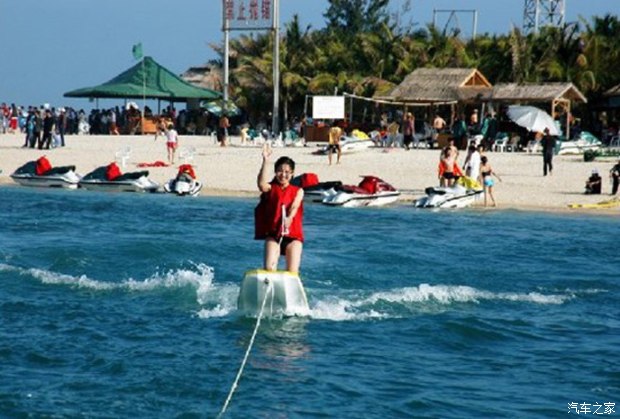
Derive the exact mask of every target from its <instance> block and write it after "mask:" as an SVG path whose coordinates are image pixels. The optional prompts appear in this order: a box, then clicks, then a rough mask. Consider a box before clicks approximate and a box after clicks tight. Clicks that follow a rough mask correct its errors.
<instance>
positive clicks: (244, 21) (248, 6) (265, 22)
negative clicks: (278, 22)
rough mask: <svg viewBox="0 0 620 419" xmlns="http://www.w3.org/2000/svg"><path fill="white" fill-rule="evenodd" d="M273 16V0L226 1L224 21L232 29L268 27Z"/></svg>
mask: <svg viewBox="0 0 620 419" xmlns="http://www.w3.org/2000/svg"><path fill="white" fill-rule="evenodd" d="M272 16H273V0H224V19H226V20H227V21H228V22H229V25H230V28H231V29H248V28H261V27H262V28H264V27H268V26H270V25H271V18H272Z"/></svg>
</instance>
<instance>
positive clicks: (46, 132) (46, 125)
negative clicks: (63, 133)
mask: <svg viewBox="0 0 620 419" xmlns="http://www.w3.org/2000/svg"><path fill="white" fill-rule="evenodd" d="M53 128H54V117H53V116H52V112H51V111H50V110H49V109H48V110H46V111H45V117H44V118H43V139H42V140H41V142H40V143H39V150H41V149H42V148H46V149H49V148H50V144H51V143H52V129H53Z"/></svg>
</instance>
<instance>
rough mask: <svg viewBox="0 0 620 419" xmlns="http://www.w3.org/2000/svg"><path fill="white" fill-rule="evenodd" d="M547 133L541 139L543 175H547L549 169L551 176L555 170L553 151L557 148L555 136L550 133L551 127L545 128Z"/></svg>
mask: <svg viewBox="0 0 620 419" xmlns="http://www.w3.org/2000/svg"><path fill="white" fill-rule="evenodd" d="M544 133H545V135H544V136H543V138H542V140H540V145H541V146H542V149H543V176H547V170H548V171H549V176H551V173H552V171H553V152H554V149H555V138H554V137H553V136H551V135H550V134H549V128H545V132H544Z"/></svg>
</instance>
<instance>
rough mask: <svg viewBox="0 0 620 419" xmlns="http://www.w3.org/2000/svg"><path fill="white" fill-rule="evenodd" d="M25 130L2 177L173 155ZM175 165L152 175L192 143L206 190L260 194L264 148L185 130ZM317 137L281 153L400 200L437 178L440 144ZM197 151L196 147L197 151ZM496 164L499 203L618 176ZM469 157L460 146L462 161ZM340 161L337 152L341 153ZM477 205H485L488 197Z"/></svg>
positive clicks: (145, 139)
mask: <svg viewBox="0 0 620 419" xmlns="http://www.w3.org/2000/svg"><path fill="white" fill-rule="evenodd" d="M23 143H24V136H23V135H21V134H18V135H13V134H4V135H0V169H1V170H2V173H0V183H2V184H14V182H13V181H12V179H11V178H10V177H9V175H10V174H11V173H12V172H13V171H14V170H15V169H16V168H18V167H19V166H21V165H22V164H24V163H26V162H27V161H30V160H35V159H37V158H38V157H40V156H42V155H46V156H47V157H48V158H49V160H50V162H51V163H52V165H53V166H64V165H75V166H76V171H77V172H78V173H79V174H80V175H85V174H87V173H88V172H90V171H92V170H94V169H95V168H97V167H99V166H103V165H107V164H108V163H110V162H112V161H114V160H115V159H116V154H117V152H119V151H120V150H123V149H126V148H130V150H131V152H130V154H129V157H128V159H127V161H126V166H125V167H124V168H122V171H123V172H129V171H135V170H145V169H140V168H139V167H138V163H153V162H155V161H166V145H165V141H164V139H163V138H161V137H160V138H158V139H157V140H154V136H152V135H148V136H87V135H74V136H67V137H66V147H62V148H55V149H51V150H38V149H30V148H22V145H23ZM179 145H180V147H179V150H178V152H177V161H176V162H175V163H176V164H175V166H170V167H150V168H148V169H146V170H149V172H150V178H151V179H153V180H155V181H157V182H159V183H164V182H166V181H167V180H168V179H170V178H172V177H174V175H175V174H176V166H178V164H181V163H183V162H184V160H183V159H181V158H179V153H180V152H183V151H186V150H193V155H192V156H191V157H190V158H189V159H187V161H186V162H187V163H190V164H192V165H194V167H195V170H196V174H197V176H198V179H199V180H202V181H203V182H204V184H205V188H204V189H203V190H202V192H201V195H202V196H216V195H220V196H221V195H230V196H256V195H258V192H257V191H256V174H257V171H258V169H259V167H260V162H261V152H260V146H258V145H245V146H242V145H241V144H240V139H239V138H238V137H232V138H231V144H230V145H229V146H228V147H219V146H218V145H217V144H215V143H214V140H213V138H212V137H210V136H181V137H180V139H179ZM316 149H317V144H316V143H310V144H309V145H308V146H307V147H285V148H284V147H280V148H275V149H274V155H273V158H274V160H275V159H276V158H277V157H279V156H282V155H288V156H289V157H291V158H293V159H294V160H295V162H296V164H297V169H296V174H301V173H304V172H313V173H316V174H317V175H318V176H319V179H320V180H321V181H328V180H341V181H342V182H344V183H347V184H357V183H358V182H359V180H360V178H359V176H360V175H367V174H372V175H376V176H378V177H380V178H382V179H384V180H385V181H387V182H389V183H391V184H392V185H394V186H395V187H396V188H397V189H399V190H400V191H401V192H402V193H403V195H402V196H401V200H400V201H399V202H400V203H401V204H405V205H407V204H410V203H411V201H412V200H414V199H416V198H417V197H420V196H422V195H423V194H424V192H423V191H424V188H426V187H428V186H431V185H436V184H437V183H438V180H437V162H438V158H439V150H428V149H418V150H410V151H406V150H404V149H382V148H370V149H368V150H364V151H359V152H356V153H352V154H344V155H343V157H342V161H341V164H338V165H336V164H334V165H332V166H329V165H328V162H327V157H326V156H319V155H314V154H312V152H313V151H315V150H316ZM190 154H191V153H190ZM487 156H488V157H489V161H490V163H491V165H492V166H493V168H494V170H495V171H496V172H497V173H498V174H499V175H500V177H501V178H502V182H498V183H497V184H496V187H495V197H496V200H497V203H498V209H508V208H509V209H519V210H539V211H557V212H563V211H576V210H575V209H569V207H568V205H569V204H574V203H577V204H594V203H598V202H601V201H605V200H609V199H610V198H612V197H610V195H609V193H610V191H611V184H610V182H609V178H608V172H609V169H610V168H611V166H613V164H614V162H615V159H613V158H609V159H605V160H597V161H594V162H584V161H583V156H581V155H575V156H555V157H554V170H553V175H552V176H546V177H543V175H542V156H541V155H540V154H527V153H523V152H516V153H509V152H504V153H500V152H488V153H487ZM464 158H465V152H464V151H461V153H460V155H459V163H462V162H463V160H464ZM334 161H335V159H334ZM595 168H596V169H598V170H599V172H600V173H601V176H602V177H603V194H602V195H585V194H584V193H583V191H584V183H585V180H586V179H587V178H588V176H589V175H590V173H591V171H592V169H595ZM475 206H480V207H481V206H482V202H480V203H479V204H476V205H475ZM579 211H585V212H588V213H600V214H620V206H619V207H613V208H607V209H598V208H597V209H580V210H579Z"/></svg>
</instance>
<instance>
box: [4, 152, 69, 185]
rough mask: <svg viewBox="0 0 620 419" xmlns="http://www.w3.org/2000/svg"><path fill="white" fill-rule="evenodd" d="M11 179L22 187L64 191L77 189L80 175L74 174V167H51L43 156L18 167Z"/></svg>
mask: <svg viewBox="0 0 620 419" xmlns="http://www.w3.org/2000/svg"><path fill="white" fill-rule="evenodd" d="M11 178H12V179H13V180H14V181H15V182H17V183H18V184H20V185H22V186H40V187H51V188H66V189H77V188H78V183H79V181H80V175H78V174H77V173H75V166H58V167H52V165H51V164H50V162H49V160H48V159H47V158H46V157H45V156H43V157H40V158H39V159H38V160H36V161H34V160H33V161H29V162H28V163H26V164H24V165H23V166H21V167H19V168H18V169H17V170H15V172H14V173H13V174H12V175H11Z"/></svg>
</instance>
